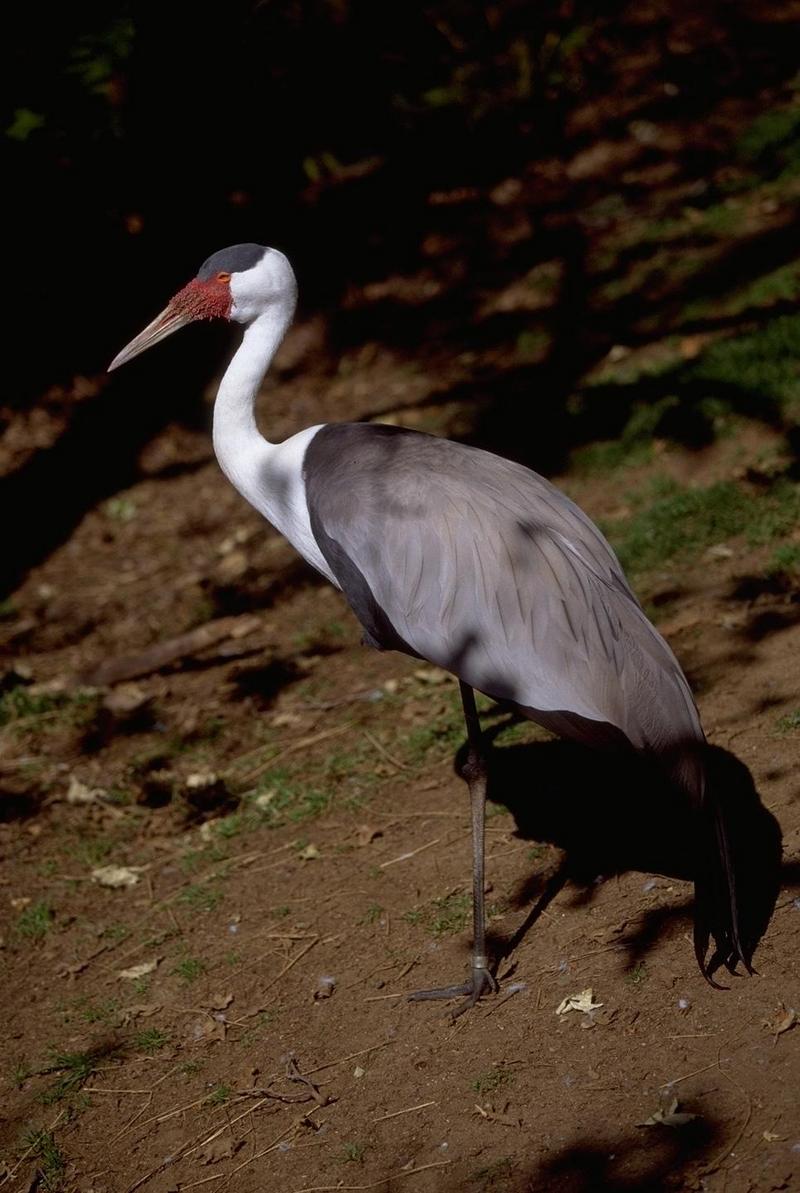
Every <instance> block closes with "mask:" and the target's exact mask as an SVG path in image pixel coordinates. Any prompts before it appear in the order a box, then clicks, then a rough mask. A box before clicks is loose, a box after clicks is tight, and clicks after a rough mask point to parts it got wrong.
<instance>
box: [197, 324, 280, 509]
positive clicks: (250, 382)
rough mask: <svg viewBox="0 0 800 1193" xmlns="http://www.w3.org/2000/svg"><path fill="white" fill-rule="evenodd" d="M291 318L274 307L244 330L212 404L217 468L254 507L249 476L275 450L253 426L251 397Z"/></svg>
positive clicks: (254, 393) (265, 461) (259, 383)
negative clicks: (218, 464) (218, 467)
mask: <svg viewBox="0 0 800 1193" xmlns="http://www.w3.org/2000/svg"><path fill="white" fill-rule="evenodd" d="M291 318H292V307H291V306H289V305H288V304H287V306H285V307H283V306H280V305H278V304H275V306H272V307H269V308H268V309H267V310H266V311H264V312H263V314H261V315H259V317H258V318H257V319H254V320H253V322H252V323H250V324H249V325H248V326H247V327H246V328H245V332H244V336H243V337H242V342H241V344H240V345H239V347H238V349H237V351H236V353H235V355H234V357H233V360H232V361H231V363H230V364H229V365H228V368H227V369H226V371H225V376H224V377H223V378H222V381H221V382H220V386H219V390H218V391H217V400H216V402H215V404H214V451H215V452H216V455H217V459H218V460H219V463H220V467H221V468H222V471H223V472H224V473H225V475H226V476H227V477H228V479H229V480H230V482H231V484H233V485H235V486H236V488H237V489H238V490H239V492H240V493H241V494H242V496H243V497H246V498H247V500H248V501H249V502H251V504H253V505H256V506H258V504H259V502H257V501H256V500H254V496H253V495H252V494H251V493H250V492H249V491H248V490H249V489H250V484H251V483H252V481H253V479H254V475H253V474H254V471H255V472H258V473H260V472H261V466H262V465H264V464H266V463H267V461H268V460H269V457H270V454H271V451H272V449H273V448H274V446H275V445H274V444H272V443H270V442H269V441H268V440H267V439H265V438H264V436H263V435H262V434H261V432H260V431H259V429H258V426H257V425H256V416H255V403H256V397H257V396H258V391H259V388H260V386H261V382H262V381H263V380H264V376H265V375H266V372H267V369H268V368H269V366H270V365H271V364H272V359H273V357H274V356H275V353H276V351H277V350H278V346H279V344H280V342H281V340H282V339H283V337H284V336H285V334H286V331H287V329H288V327H289V323H290V322H291Z"/></svg>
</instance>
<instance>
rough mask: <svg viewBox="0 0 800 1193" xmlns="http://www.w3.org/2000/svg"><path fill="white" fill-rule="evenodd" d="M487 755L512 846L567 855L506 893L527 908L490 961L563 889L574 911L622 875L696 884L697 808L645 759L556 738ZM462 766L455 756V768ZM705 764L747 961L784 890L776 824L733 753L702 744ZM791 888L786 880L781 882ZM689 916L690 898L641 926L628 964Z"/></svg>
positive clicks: (493, 732) (493, 729)
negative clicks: (516, 841)
mask: <svg viewBox="0 0 800 1193" xmlns="http://www.w3.org/2000/svg"><path fill="white" fill-rule="evenodd" d="M507 726H508V722H504V723H498V724H496V725H493V726H490V727H489V728H488V729H487V731H486V738H487V741H491V740H492V739H494V738H496V737H498V736H499V735H500V734H501V732H502V730H503V729H504V728H507ZM487 754H488V759H487V767H488V787H487V791H488V798H489V800H490V801H492V802H494V803H496V804H499V805H502V806H504V807H506V808H507V809H508V811H509V812H510V813H511V814H512V816H513V817H514V821H515V824H516V833H517V835H518V836H519V837H521V838H522V839H524V840H534V841H538V842H548V843H550V844H552V845H555V846H557V847H558V848H559V849H560V850H562V851H563V857H562V860H561V863H560V864H559V866H558V868H557V870H556V871H555V872H554V873H552V874H550V875H549V876H548V877H546V878H545V879H543V878H542V877H541V875H539V874H536V873H532V874H531V875H529V876H528V877H527V878H526V879H524V880H523V881H522V882H521V884H520V885H519V886H518V888H517V890H516V891H515V892H513V894H512V897H511V901H512V904H513V905H514V906H515V907H517V908H522V907H525V906H528V905H530V904H531V903H532V901H533V900H535V902H533V904H532V906H531V907H530V910H529V912H528V914H527V916H526V918H525V920H524V921H523V923H522V924H521V925H520V926H519V927H518V928H517V930H516V931H515V933H514V934H513V936H512V937H511V938H510V939H506V940H500V939H495V940H494V941H493V942H492V946H493V950H494V953H495V957H496V959H497V960H502V959H504V958H505V957H508V956H510V955H511V953H512V952H513V951H514V949H515V948H516V947H517V946H518V945H519V944H520V942H521V941H522V940H523V939H524V937H525V936H526V934H527V932H528V931H529V930H530V929H531V928H532V927H533V925H534V924H535V923H536V921H537V919H538V918H539V917H540V915H541V914H542V912H543V911H544V910H545V909H546V907H547V906H548V904H549V903H550V902H551V901H552V900H553V899H554V898H555V896H556V895H557V894H558V893H559V891H561V890H562V889H563V888H564V887H565V886H566V885H567V884H568V883H569V884H571V885H572V886H573V887H574V888H575V892H574V901H575V902H576V904H577V905H581V904H588V903H591V901H592V900H593V899H594V897H595V895H596V893H597V891H598V889H599V887H600V885H601V880H602V879H604V878H608V877H611V876H613V875H617V874H622V873H625V872H626V871H631V870H633V871H640V872H643V873H646V874H661V875H664V876H666V877H670V878H676V879H681V880H686V881H689V880H691V879H692V877H693V850H694V847H695V840H696V825H695V820H694V812H693V809H692V807H691V805H690V802H689V799H688V797H684V796H682V794H681V793H680V792H679V791H678V790H676V789H675V787H674V786H672V785H671V784H670V783H669V782H668V781H667V780H666V779H665V778H664V776H662V774H661V773H660V772H659V771H658V769H657V768H656V767H655V766H654V765H653V764H652V763H651V762H650V761H648V760H647V759H644V758H641V757H640V756H639V755H637V754H634V753H632V752H630V753H628V752H608V753H604V752H601V751H598V750H590V749H586V748H584V747H582V746H578V745H575V744H573V743H571V742H567V741H561V740H553V741H547V742H532V743H527V744H523V745H509V746H502V745H497V746H494V747H493V748H491V749H489V750H488V751H487ZM465 756H466V751H465V748H463V747H462V749H461V750H459V752H458V755H457V757H456V767H457V769H459V768H460V766H461V765H462V763H463V760H464V758H465ZM705 765H706V772H707V775H708V779H709V783H710V784H713V787H714V790H715V792H717V793H718V798H719V800H720V802H721V803H722V804H723V806H724V812H725V818H726V826H727V829H728V834H729V838H730V851H731V855H732V859H733V866H734V871H735V874H736V881H737V901H738V903H739V916H740V932H741V937H742V943H743V944H744V946H745V948H746V949H749V950H751V951H752V950H754V949H755V948H756V946H757V944H758V942H759V941H760V940H761V938H762V936H763V935H764V932H765V931H766V929H767V925H768V924H769V921H770V918H771V916H772V912H773V910H774V907H775V903H776V900H777V897H778V891H779V889H780V884H781V856H782V836H781V830H780V826H779V824H778V822H777V820H776V819H775V817H774V816H773V815H772V813H771V812H769V811H768V810H767V809H766V808H765V807H764V805H763V804H762V802H761V799H760V797H759V795H758V792H757V790H756V787H755V784H754V781H753V777H752V775H751V773H750V771H749V770H748V768H747V767H746V766H745V765H744V763H742V762H741V761H740V760H739V759H738V758H736V757H735V755H733V754H731V753H730V752H729V751H727V750H724V749H722V748H721V747H719V746H708V747H707V754H706V759H705ZM790 878H791V875H790V873H788V871H787V872H786V873H785V874H784V879H785V880H787V881H788V880H789V879H790ZM688 907H689V901H688V900H687V902H686V903H684V904H682V905H677V906H674V907H669V908H663V907H661V908H654V909H652V910H651V911H648V912H647V913H646V914H645V915H644V916H641V917H638V918H637V921H636V924H635V925H632V926H631V927H630V928H629V930H628V931H627V932H626V937H625V945H626V948H627V949H628V952H629V954H630V960H631V963H632V964H633V963H635V962H636V960H638V959H640V958H641V957H642V956H643V955H644V954H646V953H647V952H648V951H649V950H650V949H651V948H652V947H653V946H654V945H655V943H656V941H657V940H658V939H659V937H661V936H662V935H663V934H664V933H665V931H666V930H667V928H668V926H669V924H670V923H671V922H672V921H674V920H675V919H677V918H679V917H680V916H682V915H683V914H685V912H686V910H687V909H688Z"/></svg>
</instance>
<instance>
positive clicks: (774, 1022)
mask: <svg viewBox="0 0 800 1193" xmlns="http://www.w3.org/2000/svg"><path fill="white" fill-rule="evenodd" d="M796 1023H797V1011H795V1009H794V1007H786V1006H784V1004H783V1003H782V1002H779V1003H778V1006H777V1009H776V1011H775V1014H774V1015H773V1017H772V1018H771V1019H765V1020H764V1027H766V1029H767V1031H768V1032H770V1033H771V1034H772V1035H773V1036H774V1037H775V1041H774V1042H775V1043H776V1044H777V1042H778V1036H781V1035H783V1033H784V1032H785V1031H790V1030H791V1028H793V1027H794V1025H795V1024H796Z"/></svg>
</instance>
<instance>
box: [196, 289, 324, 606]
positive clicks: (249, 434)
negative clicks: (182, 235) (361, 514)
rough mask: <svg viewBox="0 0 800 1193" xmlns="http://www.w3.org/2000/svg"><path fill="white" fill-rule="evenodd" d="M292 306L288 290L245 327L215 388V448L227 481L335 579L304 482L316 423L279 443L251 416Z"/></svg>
mask: <svg viewBox="0 0 800 1193" xmlns="http://www.w3.org/2000/svg"><path fill="white" fill-rule="evenodd" d="M234 276H235V275H234ZM294 306H295V303H294V294H293V293H292V294H288V295H287V296H286V298H285V300H281V299H276V300H274V301H273V302H272V303H271V304H270V305H269V306H268V307H267V308H266V309H265V310H264V311H262V313H261V314H260V315H258V317H257V318H256V319H254V320H253V322H252V323H249V324H248V326H247V328H246V329H245V333H244V337H243V339H242V342H241V344H240V346H239V349H238V351H237V352H236V354H235V355H234V357H233V360H232V361H231V363H230V365H229V366H228V368H227V370H226V372H225V376H224V377H223V378H222V381H221V382H220V387H219V390H218V391H217V398H216V402H215V404H214V451H215V453H216V457H217V459H218V461H219V464H220V467H221V468H222V471H223V472H224V473H225V475H226V476H227V477H228V479H229V481H230V482H231V484H232V485H233V486H234V487H235V488H236V489H238V491H239V492H240V493H241V494H242V496H243V497H244V498H245V499H246V500H247V501H249V502H250V504H251V505H252V506H254V507H255V509H257V510H258V512H259V513H260V514H262V515H263V516H264V517H265V518H266V519H267V520H268V521H269V522H271V523H272V525H273V526H274V527H275V528H276V529H277V530H279V531H280V533H281V534H282V535H284V536H285V537H286V538H287V539H288V540H289V542H290V543H291V544H292V546H293V547H295V548H296V550H298V551H299V552H300V554H301V555H302V556H303V558H304V559H306V560H307V561H308V562H309V563H310V564H312V566H313V567H315V568H316V569H317V570H318V571H320V572H322V574H323V575H324V576H325V577H326V578H327V579H329V580H331V581H332V582H333V583H334V584H335V583H336V581H335V579H334V577H333V575H332V574H331V571H330V569H329V567H328V565H327V563H326V562H325V559H324V557H323V555H322V553H321V552H320V550H319V547H318V546H317V544H316V540H315V539H314V536H313V534H312V532H311V522H310V518H309V514H308V505H307V503H306V497H305V485H304V483H303V458H304V456H305V451H306V447H307V446H308V443H309V441H310V440H311V439H312V438H313V437H314V435H315V434H316V433H317V431H318V430H319V427H320V425H321V424H317V425H316V426H313V427H308V428H307V429H306V430H304V431H300V432H299V434H297V435H293V436H292V437H291V438H290V439H287V440H286V441H285V442H284V443H270V442H269V440H267V439H265V438H264V436H263V435H262V434H261V432H260V431H259V429H258V426H257V424H256V418H255V402H256V397H257V395H258V390H259V387H260V385H261V382H262V380H263V378H264V375H265V373H266V372H267V369H268V368H269V366H270V364H271V362H272V359H273V357H274V355H275V352H276V351H277V349H278V345H279V344H280V342H281V340H282V339H283V337H284V335H285V334H286V331H287V329H288V327H289V324H290V323H291V320H292V315H293V314H294ZM337 587H338V585H337Z"/></svg>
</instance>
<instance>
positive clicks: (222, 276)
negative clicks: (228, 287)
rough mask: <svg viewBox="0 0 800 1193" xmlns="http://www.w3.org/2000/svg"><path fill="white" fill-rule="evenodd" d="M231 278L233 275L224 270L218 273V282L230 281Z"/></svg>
mask: <svg viewBox="0 0 800 1193" xmlns="http://www.w3.org/2000/svg"><path fill="white" fill-rule="evenodd" d="M230 280H231V275H230V274H229V273H225V272H222V273H218V274H217V281H218V282H229V281H230Z"/></svg>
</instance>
